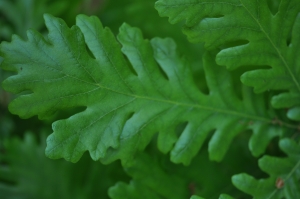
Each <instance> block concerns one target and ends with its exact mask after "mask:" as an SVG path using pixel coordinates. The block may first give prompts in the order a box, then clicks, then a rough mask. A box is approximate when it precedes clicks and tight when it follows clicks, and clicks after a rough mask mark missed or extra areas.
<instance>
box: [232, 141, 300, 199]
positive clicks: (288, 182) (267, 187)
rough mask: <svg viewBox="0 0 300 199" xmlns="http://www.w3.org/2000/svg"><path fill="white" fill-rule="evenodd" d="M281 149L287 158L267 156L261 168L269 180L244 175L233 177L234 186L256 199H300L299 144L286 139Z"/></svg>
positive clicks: (281, 142) (260, 163)
mask: <svg viewBox="0 0 300 199" xmlns="http://www.w3.org/2000/svg"><path fill="white" fill-rule="evenodd" d="M280 148H281V149H282V150H283V151H284V152H285V153H286V154H287V155H288V157H285V158H279V157H272V156H267V155H265V156H264V157H263V158H261V159H260V160H259V167H260V168H261V169H262V170H263V171H264V172H266V173H268V174H269V176H270V177H269V178H267V179H259V180H257V179H255V178H254V177H252V176H250V175H248V174H245V173H242V174H238V175H235V176H233V177H232V182H233V184H234V185H235V186H236V187H237V188H238V189H240V190H242V191H244V192H246V193H248V194H250V195H252V196H253V198H255V199H281V198H286V199H293V198H300V189H299V180H300V146H299V142H298V143H296V142H295V141H294V140H291V139H288V138H285V139H282V140H280Z"/></svg>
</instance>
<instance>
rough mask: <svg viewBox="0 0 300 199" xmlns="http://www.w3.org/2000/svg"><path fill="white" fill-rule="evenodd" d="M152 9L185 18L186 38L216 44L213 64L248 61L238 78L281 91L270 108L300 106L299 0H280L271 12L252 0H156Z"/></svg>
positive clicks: (209, 46) (230, 66)
mask: <svg viewBox="0 0 300 199" xmlns="http://www.w3.org/2000/svg"><path fill="white" fill-rule="evenodd" d="M271 4H272V3H271ZM156 9H157V10H158V11H159V13H160V15H161V16H167V17H169V21H170V22H171V23H178V22H180V21H185V26H184V30H183V32H184V33H185V34H186V35H187V36H188V38H189V40H190V41H192V42H205V46H206V48H207V49H214V48H221V51H220V52H219V53H218V54H217V57H216V61H217V63H218V64H220V65H225V66H227V68H228V69H231V70H232V69H236V68H238V67H242V66H245V65H246V66H252V68H253V69H251V68H250V69H247V70H250V71H248V72H245V73H244V74H243V75H242V76H241V80H242V82H243V83H244V84H246V85H249V86H252V87H254V91H255V92H257V93H260V92H264V91H268V90H270V89H274V90H281V91H282V90H285V91H284V92H283V93H281V94H279V95H277V96H275V97H274V98H273V99H272V105H273V106H274V107H276V108H286V107H288V108H289V107H293V106H296V105H297V106H298V105H300V100H299V99H300V79H299V76H300V72H299V65H300V59H299V56H298V55H299V49H300V38H299V37H300V36H299V30H300V15H299V13H300V3H299V0H282V1H281V3H280V5H279V8H278V11H277V12H276V14H275V15H273V14H272V11H274V8H273V7H272V8H271V10H270V9H269V7H268V4H267V1H257V0H209V1H207V0H159V1H158V2H157V3H156ZM266 67H268V68H266ZM298 117H299V116H298Z"/></svg>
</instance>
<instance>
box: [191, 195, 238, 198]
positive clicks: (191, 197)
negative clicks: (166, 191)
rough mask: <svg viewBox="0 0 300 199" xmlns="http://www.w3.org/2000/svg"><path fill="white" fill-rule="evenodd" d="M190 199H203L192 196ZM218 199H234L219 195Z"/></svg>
mask: <svg viewBox="0 0 300 199" xmlns="http://www.w3.org/2000/svg"><path fill="white" fill-rule="evenodd" d="M190 199H204V198H202V197H199V196H196V195H193V196H192V197H191V198H190ZM219 199H234V198H233V197H231V196H229V195H227V194H222V195H220V197H219Z"/></svg>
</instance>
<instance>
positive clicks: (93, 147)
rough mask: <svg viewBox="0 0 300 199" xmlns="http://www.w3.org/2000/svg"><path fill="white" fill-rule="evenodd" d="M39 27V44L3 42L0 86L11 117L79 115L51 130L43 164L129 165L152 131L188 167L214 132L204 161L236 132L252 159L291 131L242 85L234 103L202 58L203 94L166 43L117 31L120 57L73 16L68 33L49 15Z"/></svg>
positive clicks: (97, 31) (92, 26)
mask: <svg viewBox="0 0 300 199" xmlns="http://www.w3.org/2000/svg"><path fill="white" fill-rule="evenodd" d="M45 19H46V26H47V27H48V30H49V34H48V36H47V37H46V38H44V37H43V36H42V35H40V34H39V33H37V32H35V31H29V32H28V41H24V40H22V39H20V38H19V37H16V36H15V37H14V38H13V41H12V42H11V43H6V42H4V43H2V44H1V49H0V51H1V56H3V57H4V62H3V63H2V65H1V67H2V68H3V69H5V70H11V71H15V72H16V73H17V74H16V75H14V76H11V77H10V78H8V79H7V80H5V81H4V82H3V87H4V88H5V89H6V90H8V91H11V92H14V93H19V92H23V91H26V92H25V93H23V95H20V96H19V97H18V98H16V99H15V100H14V101H13V102H12V103H11V104H10V110H11V111H12V112H13V113H15V114H18V115H20V116H21V117H23V118H28V117H31V116H33V115H38V116H39V118H41V119H43V118H47V117H49V116H51V115H52V114H53V113H55V112H56V111H57V110H61V109H67V108H72V107H85V108H86V109H85V110H84V111H82V112H79V113H77V114H74V115H72V116H71V117H69V118H67V119H64V120H59V121H56V122H54V123H53V131H54V132H53V134H51V135H50V136H49V137H48V139H47V149H46V154H47V155H48V156H49V157H51V158H61V157H63V158H65V159H67V160H69V161H72V162H76V161H78V160H79V159H80V157H81V156H82V154H83V153H84V152H85V151H89V152H90V155H91V157H92V158H93V159H94V160H99V159H101V160H102V161H103V162H111V161H113V160H116V159H122V161H123V163H127V162H128V163H130V161H131V160H132V159H133V158H134V154H135V152H136V151H139V150H143V149H144V148H145V147H146V145H147V144H148V143H149V141H150V140H151V139H152V137H153V135H154V134H155V133H156V132H159V136H158V148H159V149H160V150H161V151H162V152H164V153H167V152H169V151H171V159H172V161H173V162H176V163H180V162H181V163H184V164H189V162H190V161H191V159H192V157H193V156H195V154H197V152H198V150H199V148H200V147H201V145H202V143H203V142H204V140H205V139H206V138H207V137H208V136H209V133H210V132H211V131H213V130H215V133H214V135H213V137H212V138H211V141H210V143H209V153H210V158H211V159H213V160H220V159H222V157H223V156H224V154H225V153H226V150H227V148H228V147H229V145H230V143H231V141H232V139H233V138H234V137H235V135H237V134H238V133H239V132H241V131H243V130H244V129H247V128H250V129H253V132H254V135H253V136H252V138H251V140H250V149H251V151H252V153H253V154H254V155H259V154H261V153H262V152H263V151H264V148H265V147H266V146H267V144H268V142H269V140H270V139H272V138H273V137H274V136H277V135H280V134H281V133H282V131H283V130H284V129H285V127H291V128H295V127H293V126H291V125H288V124H285V123H283V122H281V121H279V122H274V121H273V119H274V118H275V117H276V115H275V114H274V112H272V111H269V110H267V109H266V107H265V106H266V105H265V103H264V97H263V96H262V95H258V96H255V98H254V97H253V93H252V92H251V91H250V90H249V89H247V88H246V87H243V96H242V98H243V99H242V100H241V99H240V98H239V97H238V96H237V95H236V94H235V91H234V85H233V84H232V81H231V76H230V74H229V73H228V72H227V71H226V70H225V69H223V68H222V67H219V66H218V65H216V64H215V62H214V61H213V57H212V55H209V54H207V55H205V59H204V65H205V71H206V79H207V84H208V88H209V90H210V93H209V94H208V95H205V94H203V93H201V92H200V91H199V90H198V88H197V87H196V85H195V83H194V82H193V79H192V74H191V71H190V70H189V63H188V62H187V61H186V60H185V59H184V58H181V57H180V56H179V55H178V53H177V52H176V45H175V43H174V42H173V41H172V40H171V39H158V38H156V39H153V40H151V42H149V41H148V40H144V39H143V38H142V35H141V32H140V31H139V30H138V29H136V28H131V27H129V26H128V25H126V24H124V25H123V26H122V27H121V28H120V34H119V35H118V40H119V42H120V43H121V44H122V46H123V47H122V52H123V54H124V55H125V56H126V57H125V56H124V55H123V54H122V52H121V48H120V44H119V43H118V42H117V41H116V39H115V37H114V36H113V34H112V33H111V32H110V30H109V29H107V28H103V27H102V25H101V23H100V21H99V20H98V19H97V18H96V17H86V16H84V15H80V16H78V17H77V25H76V26H73V27H72V28H68V27H67V26H66V24H65V23H64V21H63V20H60V19H56V18H54V17H51V16H49V15H45ZM181 123H187V125H186V127H185V129H184V130H183V132H182V133H181V134H180V136H178V135H177V134H176V133H175V128H176V126H177V125H179V124H181ZM274 124H275V125H276V124H281V127H279V126H277V127H276V128H275V126H274ZM262 132H263V133H262ZM254 146H255V147H254Z"/></svg>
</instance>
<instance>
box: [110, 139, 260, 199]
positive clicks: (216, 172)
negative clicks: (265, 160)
mask: <svg viewBox="0 0 300 199" xmlns="http://www.w3.org/2000/svg"><path fill="white" fill-rule="evenodd" d="M236 140H237V141H236V142H235V143H233V144H232V145H231V147H230V150H229V151H228V153H229V154H230V155H228V156H226V157H227V158H225V159H224V160H223V161H222V162H221V163H216V162H211V161H209V158H208V154H207V150H201V151H200V152H199V153H198V154H197V156H196V157H195V158H194V159H193V161H192V163H191V164H190V165H189V166H188V167H186V166H183V165H178V164H173V163H172V162H170V160H169V157H168V156H167V155H162V154H159V153H158V151H157V149H156V147H155V146H153V145H154V143H152V144H151V146H149V147H147V149H146V151H144V152H142V153H141V154H139V155H138V156H137V157H136V159H135V160H134V163H133V164H132V165H131V166H130V167H127V168H125V171H126V173H127V174H128V175H129V176H131V178H132V180H131V181H130V182H129V183H125V182H119V183H117V184H116V185H115V186H113V187H111V188H110V189H109V196H110V197H111V198H112V199H139V198H153V199H155V198H159V199H160V198H172V199H177V198H178V199H181V198H189V197H190V196H191V195H199V196H202V197H203V198H218V196H219V195H220V194H221V193H228V194H230V195H233V196H236V197H237V198H241V197H238V196H241V194H243V195H245V194H244V193H241V192H239V191H238V190H237V189H236V188H235V187H234V186H233V185H232V183H231V176H232V175H233V174H235V173H237V172H239V171H245V170H247V172H253V171H256V170H257V169H258V168H257V167H256V164H257V162H256V160H255V159H254V158H252V157H251V154H250V153H249V151H248V149H247V142H248V136H245V134H243V135H239V136H238V138H237V139H236ZM224 199H225V198H224Z"/></svg>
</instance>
